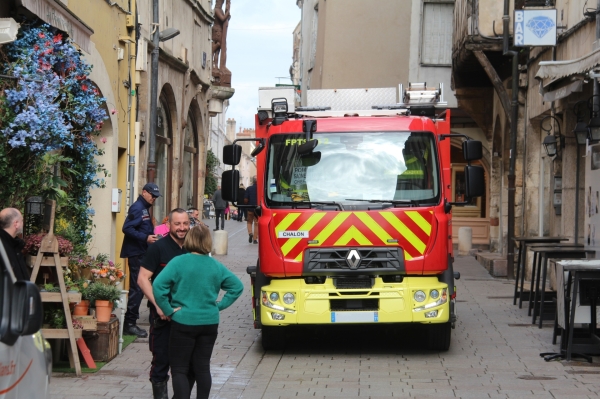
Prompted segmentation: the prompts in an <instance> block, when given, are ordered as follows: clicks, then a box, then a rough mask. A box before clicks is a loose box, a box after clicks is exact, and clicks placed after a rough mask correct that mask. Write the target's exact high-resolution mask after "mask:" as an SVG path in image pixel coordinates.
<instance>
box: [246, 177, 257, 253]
mask: <svg viewBox="0 0 600 399" xmlns="http://www.w3.org/2000/svg"><path fill="white" fill-rule="evenodd" d="M244 203H245V204H246V205H252V207H251V208H249V209H248V210H247V212H248V218H247V221H248V222H247V223H246V226H247V227H248V242H249V243H251V242H254V244H258V218H257V217H256V214H255V213H254V208H256V205H258V202H257V200H256V176H253V177H252V185H251V186H249V187H248V188H247V189H246V194H245V195H244ZM253 223H254V228H252V224H253Z"/></svg>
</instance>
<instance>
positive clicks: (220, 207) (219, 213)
mask: <svg viewBox="0 0 600 399" xmlns="http://www.w3.org/2000/svg"><path fill="white" fill-rule="evenodd" d="M212 200H213V203H214V204H215V220H216V222H217V228H216V229H214V231H217V230H219V218H221V230H225V208H227V205H228V204H227V201H225V200H224V199H223V197H221V186H217V191H215V193H214V194H213V197H212Z"/></svg>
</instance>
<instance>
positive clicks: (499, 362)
mask: <svg viewBox="0 0 600 399" xmlns="http://www.w3.org/2000/svg"><path fill="white" fill-rule="evenodd" d="M212 223H213V221H212V220H211V221H210V222H209V224H210V226H211V228H212V227H213V226H212ZM226 230H227V231H228V232H229V252H228V254H227V255H226V256H219V257H217V258H218V259H219V260H220V261H222V262H223V263H224V264H225V265H226V266H227V267H229V268H230V269H231V270H233V271H234V272H235V273H236V274H237V275H238V277H240V278H241V279H242V281H243V282H244V284H245V286H246V291H245V293H244V295H243V296H242V297H241V298H240V299H239V300H238V301H237V302H236V303H235V304H234V305H233V306H232V307H230V308H229V309H227V310H226V311H224V312H222V313H221V323H220V328H219V338H218V339H217V342H216V344H215V349H214V352H213V358H212V375H213V386H212V391H211V398H291V397H294V398H297V397H301V398H302V397H304V398H308V397H310V398H315V397H316V398H325V397H327V398H334V397H335V398H351V397H364V398H390V397H415V398H425V397H431V398H436V399H442V398H456V397H459V398H524V397H540V398H592V397H594V398H595V397H598V396H599V395H598V392H599V391H600V380H599V378H598V376H599V374H600V369H599V368H598V367H597V366H598V364H600V359H598V358H594V361H595V363H593V364H588V363H582V362H576V361H572V362H568V363H567V362H560V361H558V362H545V361H544V360H543V359H542V358H540V356H539V354H540V353H541V352H553V351H556V350H558V345H552V343H551V342H552V327H551V323H550V322H549V321H548V322H545V323H546V324H545V327H544V328H543V329H538V328H537V326H532V325H531V324H530V323H531V318H530V317H528V316H527V310H526V309H519V308H518V307H517V306H514V305H512V293H513V290H514V285H513V284H512V283H511V282H508V281H507V280H504V279H494V278H492V277H491V276H490V275H489V274H488V272H487V271H486V270H485V269H484V268H483V267H482V266H480V265H479V264H478V263H477V262H476V261H475V259H474V258H473V257H470V256H469V257H457V258H456V262H455V270H457V271H460V273H461V275H462V277H461V279H460V280H459V281H457V287H458V288H457V290H458V296H457V299H458V304H457V305H458V317H459V318H458V323H457V327H456V329H455V330H453V336H452V345H451V348H450V350H449V351H448V352H445V353H436V352H431V351H427V350H426V349H424V348H425V345H424V344H423V343H422V342H421V335H422V334H419V330H417V329H414V328H411V329H400V328H382V327H381V326H377V328H375V327H372V328H364V327H363V328H354V327H350V326H345V327H344V328H343V329H342V328H339V329H335V330H331V329H328V330H301V331H300V330H299V331H295V332H294V333H293V334H292V335H291V336H288V338H289V339H291V340H292V343H291V344H290V345H289V347H288V348H287V349H286V350H285V351H269V352H265V351H263V349H262V347H261V343H260V331H259V330H255V329H253V327H252V320H251V317H252V316H251V304H250V294H249V291H250V281H249V280H250V279H249V277H248V276H247V274H246V266H248V265H252V264H255V262H256V257H257V251H258V245H252V244H249V243H248V236H247V233H246V224H245V223H238V222H235V221H228V222H227V224H226ZM142 307H143V308H144V310H145V301H144V302H143V305H142ZM142 317H143V319H142V320H140V323H139V324H140V326H142V327H144V328H146V329H147V328H148V324H147V312H144V313H143V314H142ZM149 368H150V352H149V350H148V343H147V339H146V340H140V339H138V340H137V341H135V342H134V343H132V344H131V345H129V346H128V347H127V348H126V349H125V350H124V351H123V353H122V354H121V355H119V356H117V357H116V358H115V359H114V360H112V361H111V362H110V363H109V364H107V365H106V366H104V367H103V368H102V370H100V371H99V372H97V373H95V374H86V375H84V376H83V377H82V378H77V377H74V376H73V375H64V374H57V373H55V374H54V375H53V378H52V381H51V388H52V398H55V399H59V398H84V399H93V398H136V399H137V398H152V390H151V386H150V383H149V382H148V370H149ZM169 392H170V393H172V389H171V387H169ZM192 397H195V392H194V393H193V395H192Z"/></svg>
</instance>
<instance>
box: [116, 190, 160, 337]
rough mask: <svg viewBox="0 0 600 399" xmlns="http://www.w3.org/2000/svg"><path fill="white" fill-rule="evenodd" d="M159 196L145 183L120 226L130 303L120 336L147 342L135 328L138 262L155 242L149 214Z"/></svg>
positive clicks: (143, 332)
mask: <svg viewBox="0 0 600 399" xmlns="http://www.w3.org/2000/svg"><path fill="white" fill-rule="evenodd" d="M160 196H161V195H160V191H159V190H158V186H157V185H156V184H154V183H147V184H146V185H145V186H144V188H143V189H142V194H140V196H139V198H138V199H137V201H135V202H134V203H133V204H132V205H131V206H130V207H129V211H128V212H127V219H125V224H124V225H123V233H125V238H124V239H123V247H122V248H121V258H127V260H128V261H127V263H128V265H129V300H128V301H127V313H125V325H124V326H123V334H126V335H137V336H138V337H140V338H146V337H147V336H148V333H147V332H146V330H144V329H141V328H139V327H138V326H137V319H139V318H140V304H141V303H142V298H143V296H144V293H143V292H142V290H141V289H140V286H139V285H138V275H139V273H140V262H141V260H142V258H143V257H144V254H145V253H146V250H147V249H148V244H152V243H154V242H155V241H156V240H157V239H158V237H157V236H156V235H155V234H154V225H153V224H152V218H151V216H150V212H149V210H150V207H151V206H152V205H154V201H156V198H158V197H160Z"/></svg>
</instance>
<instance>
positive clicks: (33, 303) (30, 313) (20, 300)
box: [10, 280, 43, 336]
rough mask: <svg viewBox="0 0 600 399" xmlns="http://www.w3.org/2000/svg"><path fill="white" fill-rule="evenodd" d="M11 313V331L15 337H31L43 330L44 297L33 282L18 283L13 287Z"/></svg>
mask: <svg viewBox="0 0 600 399" xmlns="http://www.w3.org/2000/svg"><path fill="white" fill-rule="evenodd" d="M12 294H13V295H12V301H11V311H10V330H11V333H13V334H14V335H18V336H22V335H31V334H34V333H36V332H38V331H39V330H40V328H42V322H43V313H42V297H41V295H40V291H39V289H38V287H36V285H35V284H34V283H32V282H31V281H25V280H21V281H17V282H16V283H15V284H14V285H13V293H12Z"/></svg>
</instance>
